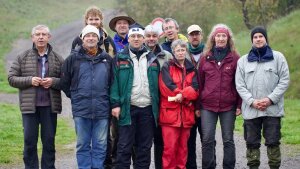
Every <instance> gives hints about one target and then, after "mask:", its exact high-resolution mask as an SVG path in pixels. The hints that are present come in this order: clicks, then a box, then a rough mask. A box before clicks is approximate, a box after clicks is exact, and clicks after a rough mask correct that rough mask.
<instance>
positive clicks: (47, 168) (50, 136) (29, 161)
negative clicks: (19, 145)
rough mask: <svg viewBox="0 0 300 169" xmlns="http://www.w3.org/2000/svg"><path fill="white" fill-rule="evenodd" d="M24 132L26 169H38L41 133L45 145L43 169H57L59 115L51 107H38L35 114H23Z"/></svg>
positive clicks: (42, 161)
mask: <svg viewBox="0 0 300 169" xmlns="http://www.w3.org/2000/svg"><path fill="white" fill-rule="evenodd" d="M22 120H23V130H24V152H23V160H24V164H25V169H38V168H39V161H38V154H37V142H38V136H39V125H41V129H40V133H41V140H42V144H43V150H42V160H41V168H42V169H54V168H55V165H54V163H55V133H56V125H57V114H55V113H52V111H51V107H50V106H49V107H37V108H36V112H35V113H33V114H22Z"/></svg>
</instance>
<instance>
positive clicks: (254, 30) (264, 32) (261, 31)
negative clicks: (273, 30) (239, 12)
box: [251, 26, 268, 43]
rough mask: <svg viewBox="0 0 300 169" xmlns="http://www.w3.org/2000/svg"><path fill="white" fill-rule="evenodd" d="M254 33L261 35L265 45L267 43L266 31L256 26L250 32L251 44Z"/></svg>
mask: <svg viewBox="0 0 300 169" xmlns="http://www.w3.org/2000/svg"><path fill="white" fill-rule="evenodd" d="M256 33H261V34H263V35H264V37H265V38H266V41H267V43H268V35H267V30H266V29H265V28H264V27H262V26H256V27H255V28H253V29H252V31H251V42H253V36H254V34H256Z"/></svg>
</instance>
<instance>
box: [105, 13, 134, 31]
mask: <svg viewBox="0 0 300 169" xmlns="http://www.w3.org/2000/svg"><path fill="white" fill-rule="evenodd" d="M121 19H123V20H126V21H128V23H129V25H132V24H134V23H135V21H134V20H133V19H132V18H131V17H129V16H127V15H126V14H122V15H118V16H116V17H114V18H112V19H111V20H110V21H109V28H110V29H111V30H112V31H114V32H117V31H116V30H115V27H116V23H117V21H118V20H121Z"/></svg>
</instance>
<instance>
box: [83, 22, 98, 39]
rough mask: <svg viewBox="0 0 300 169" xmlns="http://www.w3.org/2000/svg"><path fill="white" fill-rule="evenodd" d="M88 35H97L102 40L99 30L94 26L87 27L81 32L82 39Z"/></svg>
mask: <svg viewBox="0 0 300 169" xmlns="http://www.w3.org/2000/svg"><path fill="white" fill-rule="evenodd" d="M88 33H95V34H96V35H97V36H98V39H100V34H99V29H97V28H96V27H95V26H93V25H86V26H85V27H84V28H83V29H82V32H81V35H80V37H81V39H83V38H84V36H85V35H86V34H88Z"/></svg>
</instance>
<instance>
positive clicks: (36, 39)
mask: <svg viewBox="0 0 300 169" xmlns="http://www.w3.org/2000/svg"><path fill="white" fill-rule="evenodd" d="M50 37H51V35H50V34H49V32H48V30H47V29H46V28H40V29H36V30H35V32H34V33H33V34H32V35H31V40H32V42H33V43H34V44H35V46H36V48H38V49H44V48H46V47H47V44H48V42H49V39H50Z"/></svg>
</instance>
